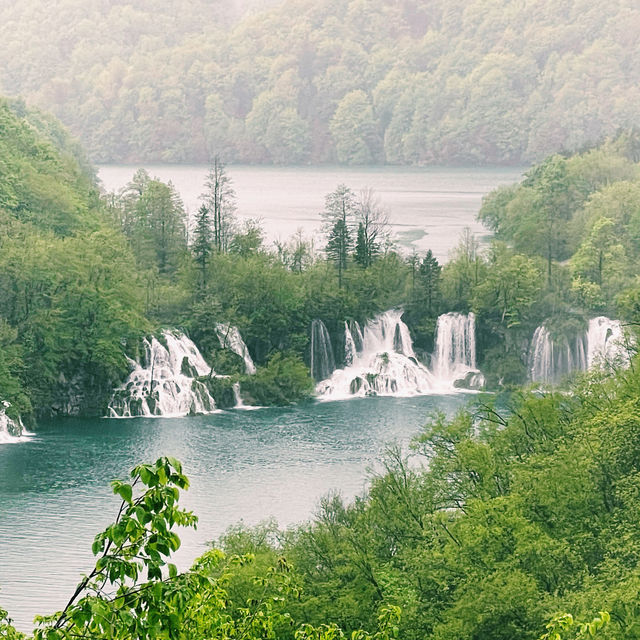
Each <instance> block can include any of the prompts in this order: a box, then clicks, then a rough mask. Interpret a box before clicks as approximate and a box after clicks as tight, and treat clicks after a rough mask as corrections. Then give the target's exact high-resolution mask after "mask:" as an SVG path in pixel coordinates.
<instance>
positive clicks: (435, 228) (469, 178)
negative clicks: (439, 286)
mask: <svg viewBox="0 0 640 640" xmlns="http://www.w3.org/2000/svg"><path fill="white" fill-rule="evenodd" d="M145 168H146V169H147V170H148V171H149V173H150V174H151V175H152V176H154V177H158V178H160V179H161V180H163V181H165V182H166V181H168V180H171V181H172V182H173V184H174V185H175V187H176V189H177V190H178V192H179V193H180V195H181V196H182V200H183V201H184V204H185V206H186V207H187V210H188V211H189V212H190V214H194V213H195V212H196V211H197V209H198V207H199V206H200V204H201V202H200V201H199V197H200V194H201V193H202V192H203V190H204V188H203V185H204V182H205V177H206V173H207V167H205V166H184V165H159V166H146V167H145ZM136 169H137V167H133V166H115V165H109V166H106V165H105V166H102V167H100V168H99V177H100V179H101V180H102V182H103V185H104V187H105V189H106V190H107V191H117V190H119V189H121V188H122V187H123V186H124V185H125V184H126V183H127V182H129V181H130V180H131V178H132V177H133V174H134V173H135V171H136ZM524 170H525V169H524V168H504V167H502V168H476V167H474V168H442V167H428V168H406V167H367V168H353V167H248V166H229V167H227V172H228V174H229V176H230V177H231V179H232V181H233V186H234V188H235V191H236V195H237V204H238V217H239V218H240V219H243V218H258V219H260V220H261V221H262V226H263V228H264V230H265V233H266V240H267V242H268V243H269V244H271V243H272V242H273V241H274V240H280V241H286V240H288V239H289V238H290V237H291V236H292V235H293V234H295V233H296V232H297V230H298V229H300V228H301V229H302V230H303V232H304V234H305V236H307V237H309V238H314V240H315V246H316V248H322V247H323V246H324V239H323V238H322V236H321V235H320V225H321V218H320V212H321V211H322V210H323V209H324V199H325V196H326V195H327V194H328V193H331V192H332V191H334V190H335V188H336V186H337V185H338V184H340V183H344V184H346V185H347V186H348V187H350V188H351V189H353V190H354V191H355V192H356V193H359V192H360V190H362V189H364V188H367V187H371V188H372V189H374V190H375V191H376V193H377V195H378V196H379V198H380V201H381V203H382V205H383V206H384V208H385V209H386V211H387V213H388V217H389V222H390V225H391V230H392V232H393V234H394V235H395V239H396V241H397V243H398V245H399V246H400V248H401V249H402V250H404V251H406V252H408V253H409V252H411V251H412V250H414V249H415V250H416V251H418V252H422V253H424V252H425V251H426V250H427V249H431V250H432V251H433V253H434V254H435V256H436V257H437V258H438V259H439V260H440V261H444V260H445V259H446V258H447V256H448V254H449V251H450V250H451V249H453V248H454V247H455V246H456V245H457V244H458V240H459V238H460V234H461V233H462V230H463V229H464V228H465V227H470V228H471V230H472V231H473V233H474V234H475V235H476V237H478V238H479V240H481V241H483V240H486V239H487V237H488V231H487V230H486V229H485V228H484V227H483V226H482V225H481V224H480V223H479V222H478V221H477V220H476V216H477V214H478V211H479V209H480V205H481V203H482V197H483V196H484V195H486V194H487V193H489V192H490V191H492V190H493V189H495V188H496V187H498V186H500V185H504V184H511V183H513V182H516V181H518V180H519V179H520V178H521V176H522V173H523V171H524Z"/></svg>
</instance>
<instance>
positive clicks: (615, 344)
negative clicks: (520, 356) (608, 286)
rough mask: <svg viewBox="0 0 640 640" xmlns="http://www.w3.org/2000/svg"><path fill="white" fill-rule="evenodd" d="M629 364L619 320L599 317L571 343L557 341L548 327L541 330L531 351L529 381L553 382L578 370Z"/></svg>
mask: <svg viewBox="0 0 640 640" xmlns="http://www.w3.org/2000/svg"><path fill="white" fill-rule="evenodd" d="M626 363H628V355H627V353H626V351H625V348H624V334H623V331H622V325H621V324H620V322H619V321H618V320H611V319H610V318H606V317H605V316H599V317H597V318H592V319H591V320H589V326H588V329H587V330H586V331H585V332H583V333H581V334H578V335H576V336H575V337H574V338H573V339H571V340H569V339H567V338H566V337H560V338H557V339H555V340H554V338H553V337H552V336H551V333H550V332H549V330H548V329H547V328H546V327H545V326H544V325H542V326H540V327H538V328H537V329H536V331H535V333H534V334H533V340H532V341H531V347H530V349H529V378H530V379H531V381H532V382H546V383H552V382H558V381H560V380H562V378H565V377H567V376H568V375H569V374H571V373H573V372H575V371H586V370H587V369H591V368H593V367H596V366H607V365H610V364H622V365H624V364H626Z"/></svg>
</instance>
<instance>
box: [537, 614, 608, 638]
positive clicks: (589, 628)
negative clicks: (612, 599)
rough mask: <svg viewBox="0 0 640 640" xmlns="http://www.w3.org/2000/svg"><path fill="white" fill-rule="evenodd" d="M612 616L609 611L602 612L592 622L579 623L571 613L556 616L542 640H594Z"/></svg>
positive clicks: (550, 622) (548, 625)
mask: <svg viewBox="0 0 640 640" xmlns="http://www.w3.org/2000/svg"><path fill="white" fill-rule="evenodd" d="M610 620H611V616H610V615H609V613H608V612H607V611H600V612H598V615H597V616H595V618H593V620H591V621H590V622H579V621H578V620H576V619H575V618H574V617H573V616H572V615H571V614H570V613H559V614H557V615H555V616H554V617H553V618H551V620H550V621H549V623H548V624H547V625H546V628H547V633H545V634H544V635H543V636H541V637H540V640H563V639H565V640H566V639H568V638H594V637H595V636H597V635H599V633H600V631H602V630H603V629H604V628H605V627H606V626H607V624H609V621H610Z"/></svg>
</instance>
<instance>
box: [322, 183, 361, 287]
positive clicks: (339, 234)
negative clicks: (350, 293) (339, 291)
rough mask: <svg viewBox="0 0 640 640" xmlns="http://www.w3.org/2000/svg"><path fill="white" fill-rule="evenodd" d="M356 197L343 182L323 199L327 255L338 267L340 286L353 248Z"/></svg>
mask: <svg viewBox="0 0 640 640" xmlns="http://www.w3.org/2000/svg"><path fill="white" fill-rule="evenodd" d="M355 207H356V199H355V195H354V193H353V191H351V189H349V187H347V186H346V185H344V184H341V185H338V187H337V188H336V190H335V191H334V192H333V193H330V194H329V195H328V196H327V197H326V199H325V210H324V212H323V213H322V217H323V218H324V220H325V224H324V229H325V232H326V233H327V246H326V248H325V252H326V254H327V257H328V258H329V259H330V260H331V261H332V262H333V263H334V264H335V265H336V267H337V269H338V286H339V287H340V288H342V276H343V274H344V271H345V270H346V268H347V265H348V260H349V254H350V253H351V250H352V249H353V239H352V236H351V234H352V231H351V228H352V226H353V220H354V216H355Z"/></svg>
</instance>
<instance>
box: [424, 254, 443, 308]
mask: <svg viewBox="0 0 640 640" xmlns="http://www.w3.org/2000/svg"><path fill="white" fill-rule="evenodd" d="M441 272H442V267H441V266H440V264H439V263H438V260H437V259H436V257H435V256H434V255H433V252H432V251H431V249H429V251H427V255H426V256H425V257H424V259H423V260H422V263H421V264H420V271H419V273H420V283H421V285H422V289H423V291H424V296H425V302H426V306H427V312H428V313H429V315H431V314H432V312H433V308H434V305H435V303H436V301H437V299H438V296H439V294H440V273H441Z"/></svg>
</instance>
